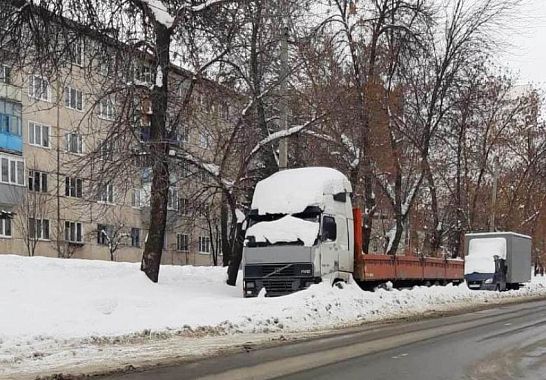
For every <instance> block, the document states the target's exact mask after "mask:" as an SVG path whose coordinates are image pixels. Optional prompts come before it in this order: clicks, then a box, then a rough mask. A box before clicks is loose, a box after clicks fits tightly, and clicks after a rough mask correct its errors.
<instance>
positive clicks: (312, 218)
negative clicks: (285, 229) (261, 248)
mask: <svg viewBox="0 0 546 380" xmlns="http://www.w3.org/2000/svg"><path fill="white" fill-rule="evenodd" d="M321 214H322V210H321V209H320V208H318V207H315V206H310V207H307V208H306V209H305V210H303V212H300V213H297V214H292V216H293V217H294V218H300V219H303V220H307V221H309V222H319V221H320V216H321ZM285 215H286V214H265V215H259V214H258V210H251V211H250V213H249V215H248V227H252V226H253V225H254V224H256V223H259V222H272V221H274V220H277V219H280V218H282V217H283V216H285Z"/></svg>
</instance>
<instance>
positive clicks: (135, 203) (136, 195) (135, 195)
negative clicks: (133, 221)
mask: <svg viewBox="0 0 546 380" xmlns="http://www.w3.org/2000/svg"><path fill="white" fill-rule="evenodd" d="M131 206H132V207H137V208H140V207H142V203H141V202H140V189H133V191H131Z"/></svg>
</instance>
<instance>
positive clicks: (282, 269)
mask: <svg viewBox="0 0 546 380" xmlns="http://www.w3.org/2000/svg"><path fill="white" fill-rule="evenodd" d="M295 269H296V268H295V266H294V265H290V266H288V267H287V266H286V264H284V265H267V266H265V265H264V266H263V267H262V277H265V276H270V277H294V276H295V275H296V271H295ZM273 273H274V274H273Z"/></svg>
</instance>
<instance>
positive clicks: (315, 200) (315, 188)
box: [252, 167, 352, 215]
mask: <svg viewBox="0 0 546 380" xmlns="http://www.w3.org/2000/svg"><path fill="white" fill-rule="evenodd" d="M351 191H352V189H351V183H350V182H349V180H348V179H347V177H346V176H345V175H344V174H343V173H341V172H340V171H338V170H335V169H331V168H322V167H310V168H300V169H290V170H283V171H280V172H277V173H275V174H273V175H272V176H270V177H268V178H266V179H264V180H262V181H260V182H258V184H257V185H256V189H255V190H254V197H253V198H252V209H255V210H258V214H260V215H265V214H296V213H298V212H302V211H303V210H305V208H306V207H308V206H318V207H320V208H321V209H324V195H334V194H338V193H344V192H351Z"/></svg>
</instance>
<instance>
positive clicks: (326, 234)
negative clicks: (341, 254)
mask: <svg viewBox="0 0 546 380" xmlns="http://www.w3.org/2000/svg"><path fill="white" fill-rule="evenodd" d="M321 236H322V241H336V238H337V225H336V220H335V219H334V218H333V217H331V216H325V217H324V218H322V234H321Z"/></svg>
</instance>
